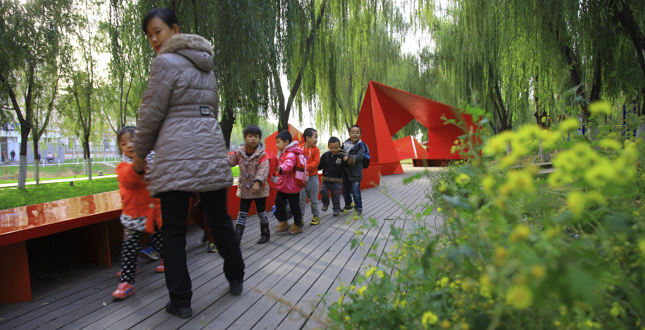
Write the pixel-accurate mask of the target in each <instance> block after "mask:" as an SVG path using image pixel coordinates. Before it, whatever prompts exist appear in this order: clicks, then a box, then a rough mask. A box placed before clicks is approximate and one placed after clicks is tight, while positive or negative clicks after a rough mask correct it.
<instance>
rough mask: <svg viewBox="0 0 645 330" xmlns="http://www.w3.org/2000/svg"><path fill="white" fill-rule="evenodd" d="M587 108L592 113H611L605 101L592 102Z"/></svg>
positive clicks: (606, 114)
mask: <svg viewBox="0 0 645 330" xmlns="http://www.w3.org/2000/svg"><path fill="white" fill-rule="evenodd" d="M587 110H589V112H591V113H592V114H597V115H605V116H609V115H611V106H610V105H609V103H607V102H605V101H595V102H592V103H590V104H589V105H588V106H587Z"/></svg>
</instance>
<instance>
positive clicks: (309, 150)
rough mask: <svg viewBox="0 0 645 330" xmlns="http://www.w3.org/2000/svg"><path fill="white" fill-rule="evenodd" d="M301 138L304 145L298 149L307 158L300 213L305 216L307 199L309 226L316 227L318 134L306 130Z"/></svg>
mask: <svg viewBox="0 0 645 330" xmlns="http://www.w3.org/2000/svg"><path fill="white" fill-rule="evenodd" d="M302 136H303V137H304V139H305V143H303V144H301V145H300V149H302V151H303V152H304V153H305V157H307V176H309V180H308V181H307V186H306V187H304V188H303V189H302V191H300V211H301V212H302V217H303V218H304V216H305V204H306V203H307V197H309V203H311V224H312V225H317V224H319V223H320V210H319V209H318V190H320V182H319V181H318V164H320V150H319V149H318V147H317V146H316V144H317V143H318V132H317V131H316V130H315V129H313V128H307V129H306V130H305V132H304V133H302Z"/></svg>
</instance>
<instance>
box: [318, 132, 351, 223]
mask: <svg viewBox="0 0 645 330" xmlns="http://www.w3.org/2000/svg"><path fill="white" fill-rule="evenodd" d="M327 148H329V151H327V152H325V153H324V154H323V155H322V156H321V157H320V164H319V165H318V169H319V170H322V171H323V172H322V186H320V196H321V199H322V203H323V206H322V210H323V211H327V208H328V207H329V193H330V191H331V202H332V204H333V210H334V216H335V217H337V216H338V215H340V210H341V208H340V191H341V186H342V184H343V172H344V169H345V165H344V163H345V162H343V158H345V156H347V154H346V153H345V151H343V150H342V149H341V148H340V140H339V139H338V138H337V137H333V136H332V137H330V138H329V141H328V142H327Z"/></svg>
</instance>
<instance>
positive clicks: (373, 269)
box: [365, 267, 376, 277]
mask: <svg viewBox="0 0 645 330" xmlns="http://www.w3.org/2000/svg"><path fill="white" fill-rule="evenodd" d="M375 271H376V267H372V268H370V269H369V270H368V271H367V272H366V273H365V277H370V276H372V274H374V272H375Z"/></svg>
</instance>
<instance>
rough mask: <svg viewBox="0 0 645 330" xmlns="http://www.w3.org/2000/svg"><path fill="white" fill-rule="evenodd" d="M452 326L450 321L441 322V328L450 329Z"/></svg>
mask: <svg viewBox="0 0 645 330" xmlns="http://www.w3.org/2000/svg"><path fill="white" fill-rule="evenodd" d="M451 325H452V324H450V321H448V320H443V321H441V327H442V328H443V329H450V326H451Z"/></svg>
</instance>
